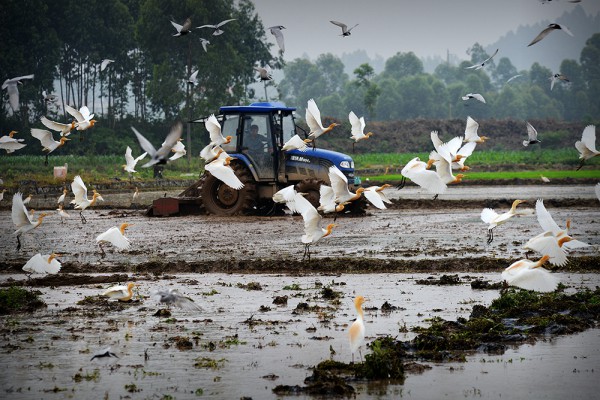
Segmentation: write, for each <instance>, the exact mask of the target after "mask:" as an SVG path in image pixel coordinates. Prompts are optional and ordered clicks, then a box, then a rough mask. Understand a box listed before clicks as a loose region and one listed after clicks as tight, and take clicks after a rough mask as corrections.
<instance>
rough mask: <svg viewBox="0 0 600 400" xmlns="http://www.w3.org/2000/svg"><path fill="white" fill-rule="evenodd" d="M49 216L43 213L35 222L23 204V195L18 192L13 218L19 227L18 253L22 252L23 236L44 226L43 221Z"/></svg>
mask: <svg viewBox="0 0 600 400" xmlns="http://www.w3.org/2000/svg"><path fill="white" fill-rule="evenodd" d="M47 215H48V214H46V213H41V214H40V215H39V217H38V218H37V221H33V220H32V219H31V216H30V215H29V211H27V208H26V207H25V204H23V194H22V193H21V192H17V193H15V194H14V195H13V202H12V211H11V217H12V221H13V223H14V224H15V226H16V227H17V230H16V231H15V232H14V234H15V235H16V236H17V251H18V250H21V236H22V235H23V234H25V233H27V232H29V231H31V230H33V229H35V228H37V227H38V226H40V225H41V224H42V220H43V219H44V217H46V216H47Z"/></svg>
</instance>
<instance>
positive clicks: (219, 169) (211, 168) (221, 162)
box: [204, 157, 244, 190]
mask: <svg viewBox="0 0 600 400" xmlns="http://www.w3.org/2000/svg"><path fill="white" fill-rule="evenodd" d="M232 159H233V158H232V157H226V158H224V159H223V158H220V157H219V158H216V159H215V160H213V161H211V162H210V163H208V164H206V165H205V166H204V169H205V170H206V171H208V172H210V174H211V175H212V176H214V177H215V178H217V179H218V180H220V181H221V182H223V183H224V184H226V185H227V186H229V187H230V188H232V189H236V190H240V189H242V188H243V187H244V184H243V183H242V181H240V178H238V177H237V175H236V174H235V171H234V170H233V168H231V166H230V162H231V160H232Z"/></svg>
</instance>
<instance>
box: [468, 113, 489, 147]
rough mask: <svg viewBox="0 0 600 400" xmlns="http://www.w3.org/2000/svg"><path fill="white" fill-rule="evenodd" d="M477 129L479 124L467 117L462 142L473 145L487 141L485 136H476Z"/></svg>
mask: <svg viewBox="0 0 600 400" xmlns="http://www.w3.org/2000/svg"><path fill="white" fill-rule="evenodd" d="M478 129H479V124H478V123H477V121H475V120H474V119H473V118H471V117H467V126H466V127H465V138H464V139H463V141H464V142H475V143H483V142H485V141H486V140H488V139H489V137H487V136H479V135H478V134H477V130H478Z"/></svg>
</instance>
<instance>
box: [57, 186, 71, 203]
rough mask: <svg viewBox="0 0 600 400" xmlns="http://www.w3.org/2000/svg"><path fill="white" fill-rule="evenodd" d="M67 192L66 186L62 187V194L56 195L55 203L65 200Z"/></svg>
mask: <svg viewBox="0 0 600 400" xmlns="http://www.w3.org/2000/svg"><path fill="white" fill-rule="evenodd" d="M68 193H69V190H68V189H67V188H64V189H63V191H62V194H61V195H60V196H59V197H58V200H56V203H57V204H60V203H63V204H64V202H65V197H66V196H67V194H68Z"/></svg>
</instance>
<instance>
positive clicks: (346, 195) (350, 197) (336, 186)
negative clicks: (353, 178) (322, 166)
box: [328, 165, 365, 204]
mask: <svg viewBox="0 0 600 400" xmlns="http://www.w3.org/2000/svg"><path fill="white" fill-rule="evenodd" d="M328 176H329V182H330V183H331V188H332V189H333V193H334V194H335V202H336V203H337V204H342V203H351V202H353V201H355V200H358V199H359V198H360V196H361V195H362V193H363V192H364V191H365V188H363V187H359V188H358V189H356V193H352V192H351V191H350V189H348V178H346V175H344V173H343V172H342V171H340V170H339V168H338V167H336V166H335V165H332V166H331V167H329V174H328Z"/></svg>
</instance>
